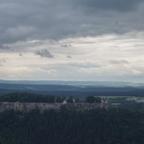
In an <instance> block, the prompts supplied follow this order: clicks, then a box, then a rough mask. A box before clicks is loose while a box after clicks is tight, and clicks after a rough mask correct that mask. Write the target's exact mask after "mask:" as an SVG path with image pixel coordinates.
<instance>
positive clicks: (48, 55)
mask: <svg viewBox="0 0 144 144" xmlns="http://www.w3.org/2000/svg"><path fill="white" fill-rule="evenodd" d="M35 54H36V55H39V56H41V57H46V58H54V56H53V55H52V54H51V53H50V52H49V51H48V50H47V49H42V50H39V51H36V52H35Z"/></svg>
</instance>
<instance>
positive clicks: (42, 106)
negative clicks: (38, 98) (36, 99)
mask: <svg viewBox="0 0 144 144" xmlns="http://www.w3.org/2000/svg"><path fill="white" fill-rule="evenodd" d="M60 107H61V104H50V103H20V102H1V103H0V112H3V111H6V110H14V111H26V112H28V111H32V110H36V109H38V110H41V111H44V110H50V109H55V110H57V109H60Z"/></svg>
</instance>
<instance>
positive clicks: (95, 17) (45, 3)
mask: <svg viewBox="0 0 144 144" xmlns="http://www.w3.org/2000/svg"><path fill="white" fill-rule="evenodd" d="M143 1H144V0H28V1H23V0H7V1H3V0H0V3H1V5H0V22H1V23H0V33H1V35H0V44H1V45H2V44H8V43H9V44H11V43H15V42H17V41H26V40H35V39H37V40H43V39H54V40H59V39H63V38H67V37H78V36H95V35H100V34H106V33H114V32H116V33H125V32H129V31H131V30H144V25H143V23H144V20H143V14H144V11H143V10H142V11H141V12H140V11H139V10H137V11H134V10H135V9H136V8H137V6H138V5H139V4H140V2H143ZM142 7H143V6H142ZM85 10H86V11H85ZM91 11H94V13H90V12H91ZM95 11H96V12H95ZM111 11H115V12H111ZM117 12H119V13H117ZM123 12H125V13H123ZM126 12H128V13H126ZM63 47H70V45H63ZM0 49H2V48H1V47H0Z"/></svg>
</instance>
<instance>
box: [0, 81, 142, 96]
mask: <svg viewBox="0 0 144 144" xmlns="http://www.w3.org/2000/svg"><path fill="white" fill-rule="evenodd" d="M11 92H32V93H37V94H48V95H56V96H90V95H92V96H144V87H143V86H127V85H126V86H111V85H110V86H109V85H107V86H99V85H78V84H77V85H68V84H16V83H11V84H10V83H0V94H4V93H11Z"/></svg>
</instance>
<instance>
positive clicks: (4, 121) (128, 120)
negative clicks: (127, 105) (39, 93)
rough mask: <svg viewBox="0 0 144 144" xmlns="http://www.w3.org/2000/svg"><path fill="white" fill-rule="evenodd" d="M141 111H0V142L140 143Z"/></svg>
mask: <svg viewBox="0 0 144 144" xmlns="http://www.w3.org/2000/svg"><path fill="white" fill-rule="evenodd" d="M143 120H144V112H139V111H135V110H134V111H128V110H120V109H111V110H108V111H107V110H101V109H96V110H91V111H73V110H64V109H63V110H61V111H54V110H51V111H45V112H44V113H40V112H39V111H32V112H30V113H21V112H13V111H9V112H3V113H0V144H144V136H143V134H144V122H143Z"/></svg>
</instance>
